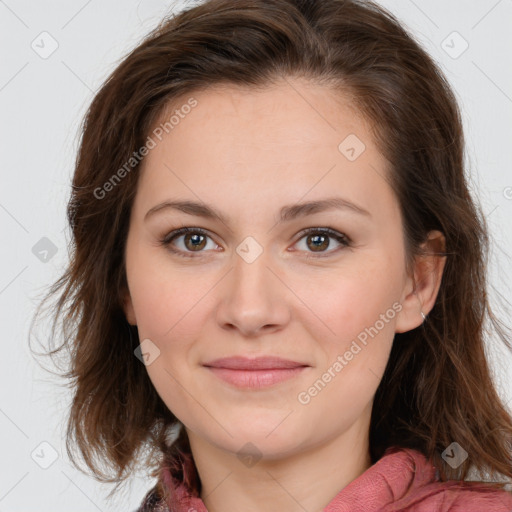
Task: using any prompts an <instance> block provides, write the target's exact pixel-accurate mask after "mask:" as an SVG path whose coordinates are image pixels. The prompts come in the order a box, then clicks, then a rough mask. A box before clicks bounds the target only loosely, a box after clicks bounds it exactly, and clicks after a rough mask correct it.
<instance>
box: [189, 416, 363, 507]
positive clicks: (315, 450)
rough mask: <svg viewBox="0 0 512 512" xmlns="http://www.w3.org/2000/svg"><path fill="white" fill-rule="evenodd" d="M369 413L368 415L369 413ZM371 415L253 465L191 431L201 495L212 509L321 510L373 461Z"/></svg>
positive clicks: (191, 444) (192, 450)
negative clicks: (369, 417)
mask: <svg viewBox="0 0 512 512" xmlns="http://www.w3.org/2000/svg"><path fill="white" fill-rule="evenodd" d="M363 416H365V415H363ZM368 426H369V419H368V418H366V417H364V418H363V417H361V418H360V419H359V420H358V421H357V422H356V423H354V424H353V425H352V426H351V427H350V428H349V429H347V430H346V431H344V432H343V433H341V434H338V435H337V436H335V437H332V438H330V439H328V440H324V441H323V442H322V443H321V444H315V445H314V446H313V445H310V446H308V447H307V449H305V448H304V445H303V446H301V449H300V451H299V450H297V451H296V452H294V453H293V454H291V455H289V456H286V457H282V458H275V457H273V458H272V459H271V460H270V459H269V458H266V457H262V458H261V459H260V460H259V461H258V462H257V463H256V464H254V465H250V466H249V467H248V466H246V465H244V464H242V463H241V462H240V460H239V458H238V457H237V454H236V453H233V452H230V451H226V450H224V449H222V448H219V447H218V446H216V445H213V444H211V443H210V442H208V441H207V440H205V439H204V438H200V437H198V436H196V435H195V434H194V433H193V432H191V431H189V430H188V429H187V432H188V436H189V440H190V448H191V452H192V455H193V457H194V461H195V464H196V468H197V471H198V474H199V477H200V479H201V493H200V497H201V499H202V501H203V503H204V504H205V506H206V508H207V509H208V512H226V511H229V510H243V511H244V512H260V511H261V510H265V511H267V512H283V511H286V512H304V510H308V511H311V512H320V511H321V510H323V509H324V508H325V507H326V506H327V505H328V504H329V502H330V501H332V499H333V498H334V497H335V496H336V495H337V494H338V493H339V492H340V491H341V490H342V489H343V488H344V487H345V486H346V485H348V484H349V483H350V482H352V481H353V480H354V479H356V478H357V477H358V476H360V475H361V474H362V473H363V472H364V471H366V470H367V469H368V468H369V467H370V466H371V459H370V455H369V441H368Z"/></svg>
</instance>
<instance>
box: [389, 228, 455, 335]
mask: <svg viewBox="0 0 512 512" xmlns="http://www.w3.org/2000/svg"><path fill="white" fill-rule="evenodd" d="M423 249H424V251H425V254H424V255H421V256H419V257H418V258H417V260H416V262H415V266H414V276H412V277H410V278H409V279H408V281H407V289H408V290H409V291H408V292H407V296H406V297H405V298H404V300H403V302H402V310H401V311H400V314H399V315H398V318H397V321H396V324H395V332H398V333H400V332H407V331H410V330H412V329H415V328H416V327H418V326H420V325H421V324H422V323H423V321H424V318H423V315H425V316H426V315H428V313H429V312H430V310H431V309H432V308H433V307H434V304H435V302H436V298H437V295H438V292H439V288H440V287H441V281H442V277H443V271H444V266H445V263H446V255H445V238H444V235H443V234H442V233H441V232H440V231H437V230H436V231H431V232H430V233H429V235H428V240H427V241H426V242H425V243H424V244H423ZM422 313H423V315H422Z"/></svg>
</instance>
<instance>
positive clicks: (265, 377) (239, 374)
mask: <svg viewBox="0 0 512 512" xmlns="http://www.w3.org/2000/svg"><path fill="white" fill-rule="evenodd" d="M207 368H208V369H209V370H211V371H212V372H213V373H214V374H215V375H216V376H217V377H219V378H220V379H222V380H223V381H225V382H228V383H229V384H233V385H234V386H237V387H239V388H253V389H258V388H264V387H268V386H272V385H274V384H277V383H279V382H283V381H285V380H288V379H291V378H292V377H296V376H297V375H299V374H300V373H301V372H302V371H303V370H305V369H306V368H307V366H299V367H297V368H277V369H276V368H274V369H268V370H231V369H228V368H216V367H213V366H207Z"/></svg>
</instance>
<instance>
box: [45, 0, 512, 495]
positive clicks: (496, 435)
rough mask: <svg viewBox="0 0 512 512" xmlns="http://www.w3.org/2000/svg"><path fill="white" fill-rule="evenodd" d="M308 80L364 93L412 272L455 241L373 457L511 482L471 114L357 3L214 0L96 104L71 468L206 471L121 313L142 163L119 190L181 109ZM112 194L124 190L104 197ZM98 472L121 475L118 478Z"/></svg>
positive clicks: (75, 262) (405, 356) (70, 339)
mask: <svg viewBox="0 0 512 512" xmlns="http://www.w3.org/2000/svg"><path fill="white" fill-rule="evenodd" d="M292 76H297V77H303V78H306V79H308V80H311V81H313V82H315V83H318V84H324V85H328V86H330V87H331V88H332V90H333V93H334V92H336V91H339V92H340V93H341V94H345V95H348V97H349V98H350V99H351V101H352V102H353V104H354V106H355V107H356V108H357V109H358V110H359V111H360V112H361V114H362V115H363V116H365V118H366V119H368V120H370V121H371V124H372V130H373V134H374V136H375V140H376V142H377V144H378V147H379V149H380V151H381V152H382V154H383V155H384V156H385V158H387V160H388V161H389V162H390V164H391V169H392V174H391V178H390V184H391V185H392V187H393V189H394V190H395V192H396V197H397V199H398V201H399V204H400V209H401V214H402V218H403V222H404V238H405V243H406V251H407V252H406V254H407V268H408V270H411V268H412V266H411V265H412V262H413V261H414V258H415V257H416V256H418V255H419V254H421V251H422V248H421V247H420V245H421V244H422V243H423V242H424V241H425V240H426V236H427V233H428V232H429V231H430V230H440V231H441V232H442V233H443V234H444V236H445V239H446V247H445V249H446V251H445V252H444V253H442V254H445V255H446V257H447V261H446V265H445V270H444V275H443V278H442V283H441V287H440V290H439V294H438V297H437V300H436V303H435V306H434V308H433V309H432V311H431V312H430V314H429V316H428V318H427V320H426V321H425V322H424V323H423V325H422V326H420V327H418V328H416V329H413V330H411V331H409V332H405V333H397V334H396V335H395V339H394V343H393V348H392V351H391V355H390V358H389V362H388V365H387V368H386V370H385V373H384V376H383V378H382V382H381V383H380V386H379V388H378V390H377V393H376V395H375V399H374V405H373V412H372V417H371V425H370V454H371V458H372V461H373V462H376V461H377V460H378V459H379V458H380V457H381V456H382V455H383V453H384V451H385V450H386V448H387V447H390V446H402V447H408V448H414V449H416V450H419V451H420V452H422V453H423V454H425V455H426V456H427V457H428V458H430V459H431V460H432V461H433V462H434V463H435V464H436V466H437V467H438V468H439V469H440V473H441V478H442V479H443V480H446V479H464V478H466V477H467V475H468V470H469V468H470V466H471V465H474V467H475V468H477V469H478V470H491V471H492V472H498V473H500V474H502V475H506V476H507V477H512V469H511V456H510V455H511V451H510V450H511V434H512V418H511V416H510V415H509V413H508V412H507V410H506V408H505V407H504V405H503V403H502V402H501V400H500V398H499V396H498V394H497V392H496V390H495V387H494V384H493V381H492V378H491V377H492V376H491V373H490V368H489V366H488V362H487V360H486V355H485V348H484V328H485V324H484V322H485V321H486V320H490V321H491V326H492V327H494V329H495V331H496V332H497V333H498V334H499V338H500V339H501V340H502V341H503V342H504V343H505V344H506V345H507V347H508V348H509V349H511V350H512V346H511V343H510V334H509V333H506V332H505V326H504V325H503V324H500V322H499V320H498V319H497V318H495V316H494V314H493V313H492V311H491V308H490V305H489V300H488V296H487V293H486V274H485V273H486V269H487V252H488V245H489V238H488V232H487V226H486V222H485V219H484V217H483V215H482V213H481V210H480V207H479V206H478V205H477V204H476V203H475V202H474V201H473V199H472V197H471V196H470V193H469V190H468V184H467V177H466V176H465V169H464V162H463V160H464V140H463V132H462V123H461V116H460V112H459V108H458V105H457V102H456V99H455V97H454V94H453V92H452V90H451V88H450V86H449V84H448V83H447V81H446V79H445V77H444V76H443V74H442V73H441V71H440V70H439V69H438V67H437V66H436V64H435V63H434V61H433V60H432V58H431V57H430V56H429V55H428V54H427V53H426V51H425V50H423V49H422V48H421V47H420V46H419V44H418V43H417V42H415V41H414V39H413V37H412V36H411V35H410V34H409V33H408V32H407V31H406V30H405V29H404V28H403V27H402V26H401V24H400V23H399V22H398V20H397V19H396V18H395V17H393V15H391V14H390V13H389V12H387V11H386V10H384V9H383V8H382V7H380V6H378V5H376V4H374V3H372V2H370V1H357V0H321V1H320V0H318V1H313V0H309V1H307V0H236V1H234V0H207V1H205V2H203V3H202V4H199V5H197V6H195V7H193V8H191V9H188V10H186V11H183V12H181V13H178V14H176V15H174V14H173V15H169V16H168V17H167V18H165V19H164V20H162V22H161V23H160V25H159V26H158V27H157V28H156V29H155V30H154V31H152V32H151V33H150V34H149V35H148V36H147V37H146V38H145V39H144V41H143V42H142V43H141V44H140V45H139V46H137V47H136V48H135V49H134V50H133V51H132V52H131V53H129V54H128V56H126V57H125V58H124V59H123V61H122V62H121V63H120V65H119V66H118V67H117V68H116V69H115V70H114V72H113V73H112V74H111V75H110V77H109V78H108V79H107V81H106V82H105V84H104V85H103V86H102V88H101V89H100V90H99V92H98V93H97V94H96V96H95V98H94V100H93V101H92V104H91V105H90V108H89V110H88V112H87V115H86V117H85V119H84V123H83V126H82V131H81V141H80V147H79V151H78V155H77V160H76V168H75V171H74V176H73V183H72V192H71V198H70V200H69V204H68V210H67V212H68V220H69V224H70V227H71V229H72V236H73V238H72V245H71V254H70V263H69V267H68V268H67V269H66V271H65V273H64V274H63V275H62V277H60V279H59V280H58V281H57V282H55V283H54V284H53V285H52V287H51V289H50V292H49V293H48V296H47V297H46V298H45V301H44V302H46V300H47V299H48V298H50V297H52V296H55V295H56V294H57V293H58V292H59V300H58V302H57V304H56V306H55V308H54V311H53V313H54V322H53V324H52V330H51V339H53V337H54V335H55V326H56V321H57V319H58V318H62V320H63V326H62V328H63V343H62V345H60V347H57V348H55V349H54V350H51V351H49V354H50V355H51V356H53V355H55V354H57V353H59V352H60V351H61V350H62V349H63V348H65V347H67V349H68V350H69V354H70V364H69V367H68V371H67V372H66V373H64V374H63V377H65V378H71V379H73V386H74V395H73V402H72V406H71V412H70V418H69V423H68V431H67V440H66V446H67V450H68V455H69V456H70V457H71V460H72V461H73V462H74V464H75V465H76V461H75V459H74V455H73V453H72V450H71V449H72V448H73V447H75V446H77V447H78V448H79V450H80V452H81V453H82V455H83V457H84V460H85V462H86V464H87V466H88V467H89V468H90V469H91V470H92V471H93V473H94V475H95V476H96V478H97V479H98V480H101V481H106V482H120V481H121V480H124V479H126V478H127V477H128V476H129V475H130V471H131V470H132V469H133V465H134V463H135V462H136V461H137V460H138V459H139V457H140V456H141V455H142V453H143V449H144V448H149V449H150V452H149V455H148V457H147V459H146V461H145V464H146V467H149V468H153V469H154V471H153V472H152V473H151V475H152V476H156V475H157V474H158V464H159V461H160V460H161V458H162V456H163V455H164V454H166V455H167V456H169V454H171V455H172V457H171V460H175V461H176V460H178V459H177V457H178V456H179V451H180V450H181V453H182V454H184V456H185V457H190V451H189V446H188V444H187V440H186V439H185V437H186V436H181V437H180V440H179V442H177V443H175V444H174V445H173V447H172V448H169V445H168V443H167V441H166V433H167V432H168V430H169V427H172V426H173V425H179V422H178V420H177V418H176V417H175V416H174V415H173V414H172V413H171V412H170V411H169V410H168V408H167V407H166V405H165V404H164V403H163V401H162V400H161V398H160V397H159V395H158V394H157V392H156V390H155V389H154V387H153V385H152V383H151V381H150V379H149V377H148V374H147V371H146V368H145V366H144V365H143V364H142V363H141V361H140V360H139V359H138V358H137V357H135V356H134V350H135V349H136V348H137V346H138V344H139V338H138V334H137V328H136V327H133V326H130V325H129V324H128V323H127V321H126V318H125V315H124V312H123V308H122V294H123V293H124V291H126V289H127V283H126V274H125V265H124V251H125V241H126V238H127V232H128V221H129V214H130V209H131V205H132V202H133V199H134V195H135V193H136V190H137V178H138V172H137V169H139V167H140V162H139V163H137V165H134V166H133V169H132V170H131V171H130V172H128V171H126V167H125V171H126V172H125V173H123V176H122V179H121V178H119V179H118V180H117V181H116V182H115V183H114V184H113V185H112V178H113V175H114V174H115V171H116V170H117V169H121V168H123V166H125V164H126V162H127V161H128V160H129V159H130V158H131V157H132V156H133V155H134V154H135V152H137V151H138V150H139V148H141V147H142V146H144V145H145V144H146V143H147V140H148V139H147V138H148V135H149V134H150V131H151V129H152V128H153V127H154V125H155V122H156V120H158V119H159V118H160V116H161V114H162V113H163V112H164V111H165V108H167V107H168V105H169V102H172V101H174V100H176V99H177V98H178V97H186V96H187V95H189V96H190V95H191V94H193V92H194V91H199V90H202V89H206V88H208V87H209V86H211V85H215V84H222V83H224V84H228V85H229V84H236V85H239V86H247V87H248V88H256V87H261V88H264V87H266V86H268V85H270V84H272V83H274V81H276V80H279V79H283V78H284V79H286V78H287V77H292ZM117 176H118V177H119V174H118V175H117ZM107 182H110V183H111V186H110V187H109V191H108V193H105V194H104V193H103V192H102V193H101V195H102V197H98V196H99V195H100V194H99V193H98V190H103V191H104V190H106V187H105V184H106V183H107ZM453 441H457V442H458V443H459V444H460V445H461V446H462V447H463V448H464V449H465V450H466V451H467V452H468V454H469V457H468V459H467V460H466V461H465V462H464V463H463V464H462V465H460V466H459V467H458V468H456V469H453V468H452V467H451V466H449V465H447V464H446V463H445V462H444V460H443V458H442V457H441V452H443V450H445V448H447V447H448V446H449V445H450V444H451V443H452V442H453ZM173 457H174V458H173ZM95 458H97V460H98V461H99V462H102V461H103V462H104V461H107V462H108V465H109V468H110V469H112V468H114V470H115V476H114V477H113V478H112V477H110V473H109V472H108V471H107V472H103V471H102V470H101V469H100V465H99V463H97V462H96V461H95ZM178 466H179V465H178ZM77 467H78V466H77ZM182 476H183V477H184V478H185V476H184V475H182ZM190 482H195V483H194V484H193V486H196V487H197V485H199V483H198V482H197V480H194V479H191V480H190ZM191 485H192V484H191Z"/></svg>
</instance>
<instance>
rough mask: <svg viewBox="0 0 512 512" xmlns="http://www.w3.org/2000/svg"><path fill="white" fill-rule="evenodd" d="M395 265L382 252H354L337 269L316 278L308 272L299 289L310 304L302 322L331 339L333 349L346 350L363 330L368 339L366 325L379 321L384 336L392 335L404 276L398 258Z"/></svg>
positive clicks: (380, 331)
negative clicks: (397, 299) (359, 253)
mask: <svg viewBox="0 0 512 512" xmlns="http://www.w3.org/2000/svg"><path fill="white" fill-rule="evenodd" d="M344 263H345V262H344ZM386 263H387V265H386ZM394 265H395V266H394V267H393V266H392V262H390V261H389V259H386V258H385V257H383V256H382V255H377V254H375V255H371V257H370V256H369V257H364V256H361V255H356V253H354V254H353V257H352V258H351V260H350V261H348V259H347V261H346V265H343V266H340V267H339V268H338V269H336V270H335V271H334V270H333V269H329V271H325V272H323V273H317V274H316V275H315V276H313V278H312V276H311V275H308V280H307V281H306V280H304V281H303V282H302V283H301V284H302V286H297V287H296V288H295V290H296V292H297V295H298V296H299V297H300V298H301V299H302V301H303V303H304V304H305V305H306V306H307V309H305V310H304V315H303V318H302V322H303V323H304V324H306V325H307V326H308V330H310V333H311V335H312V336H313V337H315V338H317V339H324V340H329V343H326V347H327V348H328V349H329V351H330V352H332V351H336V350H342V349H343V347H344V346H345V345H348V344H350V342H351V341H352V340H353V339H355V338H357V337H358V335H360V334H361V333H362V334H361V336H360V337H361V338H362V339H363V341H364V332H366V331H365V329H369V328H371V327H372V326H374V325H375V324H376V323H377V326H376V327H377V330H378V331H379V334H380V333H382V336H381V337H386V338H390V337H391V338H392V337H393V334H394V318H395V316H396V311H395V309H394V308H393V304H395V302H396V298H397V297H399V296H400V293H399V286H398V285H399V281H400V277H399V276H401V274H400V273H399V271H400V269H398V267H397V266H396V262H395V264H394ZM322 270H323V269H322ZM395 307H396V306H395ZM306 317H307V318H309V320H307V321H306V320H305V318H306ZM383 317H384V319H383V320H382V318H383Z"/></svg>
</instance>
